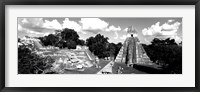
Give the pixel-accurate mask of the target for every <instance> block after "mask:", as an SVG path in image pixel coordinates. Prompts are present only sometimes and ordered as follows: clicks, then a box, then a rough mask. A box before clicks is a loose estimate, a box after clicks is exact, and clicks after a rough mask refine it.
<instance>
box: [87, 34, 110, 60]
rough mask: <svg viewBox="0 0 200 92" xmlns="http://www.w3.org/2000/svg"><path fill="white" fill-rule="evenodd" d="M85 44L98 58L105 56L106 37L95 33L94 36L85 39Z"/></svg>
mask: <svg viewBox="0 0 200 92" xmlns="http://www.w3.org/2000/svg"><path fill="white" fill-rule="evenodd" d="M86 45H87V46H88V47H89V50H90V51H91V52H93V53H94V54H95V55H96V56H98V57H99V58H105V57H107V52H106V50H107V47H108V37H104V36H103V35H101V34H97V35H96V36H95V37H90V38H88V39H86Z"/></svg>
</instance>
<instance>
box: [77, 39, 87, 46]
mask: <svg viewBox="0 0 200 92" xmlns="http://www.w3.org/2000/svg"><path fill="white" fill-rule="evenodd" d="M77 45H81V46H84V45H85V41H84V40H80V39H78V41H77Z"/></svg>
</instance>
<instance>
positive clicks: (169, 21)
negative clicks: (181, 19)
mask: <svg viewBox="0 0 200 92" xmlns="http://www.w3.org/2000/svg"><path fill="white" fill-rule="evenodd" d="M174 21H175V20H172V19H170V20H168V21H167V22H168V23H171V22H174Z"/></svg>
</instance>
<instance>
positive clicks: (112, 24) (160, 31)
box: [18, 17, 182, 44]
mask: <svg viewBox="0 0 200 92" xmlns="http://www.w3.org/2000/svg"><path fill="white" fill-rule="evenodd" d="M129 26H133V27H134V28H135V29H136V31H137V33H138V38H139V40H140V42H141V43H144V44H149V43H150V42H151V41H152V39H154V38H160V39H165V38H171V39H175V41H176V42H177V43H180V42H181V41H182V18H174V17H170V18H167V17H166V18H165V17H158V18H156V17H155V18H151V17H147V18H139V17H130V18H129V17H120V18H117V17H110V18H109V17H105V18H104V17H100V18H95V17H93V18H81V17H78V18H77V17H74V18H72V17H70V18H68V17H66V18H64V17H42V18H31V17H30V18H29V17H20V18H18V37H19V38H22V37H24V36H30V37H41V36H46V35H48V34H54V33H55V30H61V29H63V28H70V29H74V30H75V31H76V32H77V33H78V35H79V36H80V39H83V40H86V39H87V38H89V37H91V36H95V35H97V34H102V35H104V36H105V37H108V38H109V40H108V41H109V42H113V43H118V42H122V43H123V42H124V40H125V39H126V37H127V29H128V27H129Z"/></svg>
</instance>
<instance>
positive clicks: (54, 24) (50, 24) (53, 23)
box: [42, 19, 62, 29]
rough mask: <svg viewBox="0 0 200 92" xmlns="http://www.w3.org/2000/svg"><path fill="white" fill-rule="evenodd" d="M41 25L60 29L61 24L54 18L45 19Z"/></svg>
mask: <svg viewBox="0 0 200 92" xmlns="http://www.w3.org/2000/svg"><path fill="white" fill-rule="evenodd" d="M42 27H43V28H47V29H62V26H61V24H60V23H59V22H58V21H57V20H56V19H54V20H52V21H48V20H45V21H44V23H43V25H42Z"/></svg>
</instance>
